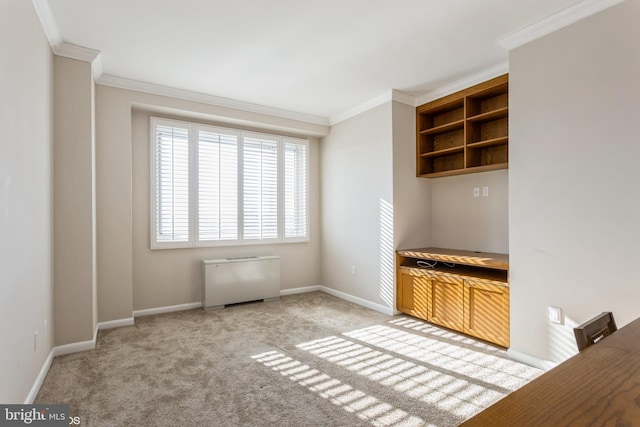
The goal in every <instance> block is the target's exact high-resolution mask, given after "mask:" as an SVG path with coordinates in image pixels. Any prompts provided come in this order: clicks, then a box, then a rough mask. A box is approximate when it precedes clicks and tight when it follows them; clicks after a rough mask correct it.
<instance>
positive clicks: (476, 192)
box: [473, 187, 480, 197]
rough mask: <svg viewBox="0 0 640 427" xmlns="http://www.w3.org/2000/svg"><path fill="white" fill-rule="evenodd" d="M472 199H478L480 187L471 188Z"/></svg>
mask: <svg viewBox="0 0 640 427" xmlns="http://www.w3.org/2000/svg"><path fill="white" fill-rule="evenodd" d="M473 197H480V187H473Z"/></svg>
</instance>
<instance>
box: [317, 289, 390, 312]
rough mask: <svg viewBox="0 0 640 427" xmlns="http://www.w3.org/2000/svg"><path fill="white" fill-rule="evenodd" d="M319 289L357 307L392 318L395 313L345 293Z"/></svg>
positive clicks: (387, 308) (388, 308)
mask: <svg viewBox="0 0 640 427" xmlns="http://www.w3.org/2000/svg"><path fill="white" fill-rule="evenodd" d="M319 288H320V290H321V291H322V292H325V293H327V294H329V295H333V296H334V297H338V298H341V299H343V300H346V301H349V302H352V303H354V304H358V305H361V306H363V307H367V308H370V309H371V310H375V311H378V312H380V313H382V314H386V315H388V316H393V315H394V313H395V310H394V309H393V308H391V307H385V306H384V305H382V304H378V303H375V302H372V301H369V300H366V299H363V298H359V297H356V296H353V295H351V294H347V293H345V292H341V291H337V290H335V289H332V288H327V287H326V286H320V287H319Z"/></svg>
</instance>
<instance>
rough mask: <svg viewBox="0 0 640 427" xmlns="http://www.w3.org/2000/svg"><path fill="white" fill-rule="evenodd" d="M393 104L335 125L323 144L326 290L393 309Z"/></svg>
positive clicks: (323, 222) (324, 281) (321, 214)
mask: <svg viewBox="0 0 640 427" xmlns="http://www.w3.org/2000/svg"><path fill="white" fill-rule="evenodd" d="M391 105H392V103H391V102H388V103H385V104H383V105H380V106H378V107H376V108H374V109H371V110H369V111H366V112H364V113H362V114H360V115H357V116H355V117H352V118H350V119H347V120H345V121H343V122H340V123H338V124H336V125H334V126H333V127H332V128H331V133H330V134H329V135H328V136H327V137H325V138H324V139H323V140H322V142H321V146H322V147H321V150H322V162H321V170H322V197H321V203H320V209H321V211H320V216H321V218H322V285H324V286H327V287H329V288H332V289H335V290H337V291H340V292H344V293H346V294H349V295H352V296H355V297H357V298H362V299H365V300H367V301H370V302H373V303H375V304H379V305H382V306H384V307H388V308H391V307H393V304H394V303H393V295H394V283H393V280H392V279H391V280H390V279H389V273H388V269H389V265H388V264H389V257H391V261H393V214H392V212H393V157H392V156H393V147H392V138H393V135H392V126H391V121H392V110H391ZM392 265H393V263H392V264H391V266H392ZM352 267H355V270H356V271H355V273H356V274H355V275H354V274H352ZM391 268H392V267H391Z"/></svg>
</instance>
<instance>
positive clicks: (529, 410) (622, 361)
mask: <svg viewBox="0 0 640 427" xmlns="http://www.w3.org/2000/svg"><path fill="white" fill-rule="evenodd" d="M461 426H464V427H472V426H480V427H487V426H498V427H502V426H509V427H511V426H518V427H522V426H537V427H539V426H549V427H563V426H576V427H585V426H591V427H599V426H612V427H613V426H625V427H630V426H640V319H637V320H635V321H633V322H632V323H630V324H628V325H626V326H625V327H623V328H621V329H619V330H618V331H617V332H615V333H613V334H612V335H609V336H608V337H606V338H604V339H603V340H602V341H600V342H599V343H597V344H595V345H592V346H591V347H589V348H587V349H586V350H584V351H583V352H581V353H579V354H577V355H575V356H574V357H572V358H570V359H568V360H567V361H565V362H563V363H561V364H560V365H558V366H556V367H555V368H553V369H551V370H550V371H548V372H546V373H544V374H543V375H541V376H539V377H538V378H536V379H535V380H533V381H531V382H530V383H529V384H527V385H525V386H524V387H522V388H520V389H518V390H516V391H515V392H513V393H511V394H509V395H507V396H506V397H504V398H503V399H502V400H500V401H498V402H496V403H495V404H494V405H493V406H490V407H488V408H487V409H485V410H484V411H482V412H480V413H479V414H478V415H476V416H474V417H473V418H471V419H469V420H467V421H466V422H464V423H463V424H461Z"/></svg>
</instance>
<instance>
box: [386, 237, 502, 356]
mask: <svg viewBox="0 0 640 427" xmlns="http://www.w3.org/2000/svg"><path fill="white" fill-rule="evenodd" d="M396 262H397V309H398V310H399V311H401V312H403V313H406V314H409V315H411V316H414V317H418V318H420V319H423V320H426V321H428V322H431V323H434V324H437V325H440V326H444V327H447V328H449V329H453V330H455V331H459V332H463V333H466V334H468V335H472V336H474V337H477V338H480V339H483V340H486V341H490V342H493V343H495V344H498V345H501V346H503V347H508V346H509V283H508V270H509V257H508V255H504V254H492V253H484V252H471V251H457V250H451V249H441V248H425V249H410V250H399V251H397V261H396Z"/></svg>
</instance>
